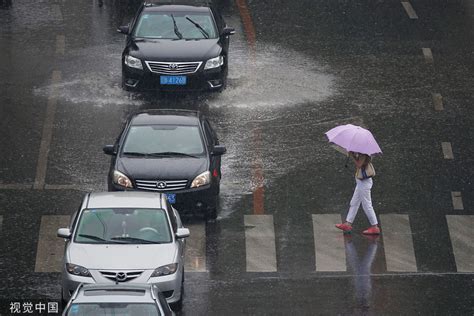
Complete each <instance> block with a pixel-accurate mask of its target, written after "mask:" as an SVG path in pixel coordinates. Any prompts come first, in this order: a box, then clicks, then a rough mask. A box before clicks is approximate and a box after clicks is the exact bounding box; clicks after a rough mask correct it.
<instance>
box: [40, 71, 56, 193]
mask: <svg viewBox="0 0 474 316" xmlns="http://www.w3.org/2000/svg"><path fill="white" fill-rule="evenodd" d="M60 81H61V72H60V71H57V70H55V71H53V75H52V78H51V85H52V91H51V94H50V96H49V98H48V105H47V107H46V119H45V122H44V126H43V135H42V137H41V145H40V150H39V157H38V165H37V167H36V178H35V183H34V185H33V189H37V190H42V189H43V188H44V184H45V179H46V168H47V166H48V153H49V147H50V145H51V139H52V136H53V124H54V115H55V113H56V106H57V87H56V85H57V84H58V83H59V82H60Z"/></svg>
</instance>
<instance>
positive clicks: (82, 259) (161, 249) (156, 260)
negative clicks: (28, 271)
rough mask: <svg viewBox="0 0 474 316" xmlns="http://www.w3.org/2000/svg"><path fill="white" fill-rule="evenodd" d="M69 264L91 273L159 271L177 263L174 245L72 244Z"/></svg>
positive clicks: (69, 250)
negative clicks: (117, 270)
mask: <svg viewBox="0 0 474 316" xmlns="http://www.w3.org/2000/svg"><path fill="white" fill-rule="evenodd" d="M67 255H68V262H69V263H73V264H78V265H80V266H83V267H85V268H87V269H92V270H95V269H130V270H132V269H137V270H138V269H156V268H158V267H161V266H163V265H166V264H170V263H173V262H176V261H175V260H176V259H175V258H176V256H177V247H176V245H175V244H174V243H168V244H157V245H148V244H144V245H141V244H140V245H127V244H112V245H111V244H107V245H91V244H76V243H73V244H70V245H69V247H68V252H67Z"/></svg>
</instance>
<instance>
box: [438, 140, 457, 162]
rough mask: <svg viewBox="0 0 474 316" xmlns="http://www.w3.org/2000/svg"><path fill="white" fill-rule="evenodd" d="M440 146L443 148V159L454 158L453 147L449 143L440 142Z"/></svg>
mask: <svg viewBox="0 0 474 316" xmlns="http://www.w3.org/2000/svg"><path fill="white" fill-rule="evenodd" d="M441 148H442V149H443V156H444V159H454V155H453V148H452V147H451V143H449V142H442V143H441Z"/></svg>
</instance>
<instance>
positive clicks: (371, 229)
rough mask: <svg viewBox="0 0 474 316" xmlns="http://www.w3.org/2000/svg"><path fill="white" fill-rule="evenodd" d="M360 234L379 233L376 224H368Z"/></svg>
mask: <svg viewBox="0 0 474 316" xmlns="http://www.w3.org/2000/svg"><path fill="white" fill-rule="evenodd" d="M362 234H365V235H379V234H380V228H379V227H378V226H370V227H369V228H367V229H366V230H364V231H363V232H362Z"/></svg>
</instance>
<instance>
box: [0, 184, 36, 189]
mask: <svg viewBox="0 0 474 316" xmlns="http://www.w3.org/2000/svg"><path fill="white" fill-rule="evenodd" d="M32 187H33V185H32V184H26V183H25V184H23V183H0V190H30V189H31V188H32Z"/></svg>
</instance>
